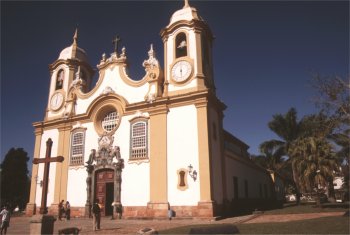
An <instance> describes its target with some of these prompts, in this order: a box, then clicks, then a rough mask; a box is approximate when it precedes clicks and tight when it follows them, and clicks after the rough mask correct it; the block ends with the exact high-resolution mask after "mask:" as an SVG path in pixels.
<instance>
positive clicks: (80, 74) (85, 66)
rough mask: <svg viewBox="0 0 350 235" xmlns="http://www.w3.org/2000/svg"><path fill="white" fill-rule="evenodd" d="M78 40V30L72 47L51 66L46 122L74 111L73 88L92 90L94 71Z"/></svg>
mask: <svg viewBox="0 0 350 235" xmlns="http://www.w3.org/2000/svg"><path fill="white" fill-rule="evenodd" d="M77 40H78V30H77V29H76V30H75V33H74V36H73V43H72V45H71V46H69V47H67V48H65V49H63V50H62V51H61V53H60V55H59V57H58V59H57V60H56V61H55V62H54V63H52V64H50V65H49V70H50V74H51V82H50V87H49V97H48V106H47V111H46V117H45V119H46V120H47V119H49V120H50V119H56V118H62V117H66V116H67V112H68V111H69V113H71V112H72V111H74V110H72V109H73V108H74V102H75V100H74V94H72V93H71V92H70V90H72V89H71V88H72V87H74V88H77V89H78V90H80V91H81V92H82V93H86V92H88V91H89V89H90V86H91V81H92V77H93V75H94V70H93V69H92V67H91V66H90V65H89V63H88V59H87V55H86V52H85V51H84V50H83V49H81V48H79V47H78V43H77ZM67 109H70V110H67Z"/></svg>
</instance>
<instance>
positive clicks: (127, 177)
mask: <svg viewBox="0 0 350 235" xmlns="http://www.w3.org/2000/svg"><path fill="white" fill-rule="evenodd" d="M134 117H135V115H130V116H124V117H123V118H122V121H121V124H120V126H119V128H118V130H117V131H116V133H115V137H114V143H115V144H116V145H119V146H120V153H121V156H122V158H124V163H125V164H124V165H125V167H124V169H123V173H122V186H121V187H122V193H121V202H122V204H123V205H124V206H146V205H147V202H149V195H150V188H149V185H150V179H149V176H150V173H149V162H142V163H140V162H138V163H136V162H132V161H129V157H130V121H129V120H131V119H132V118H134ZM148 129H149V128H148ZM148 136H149V135H148ZM148 143H149V141H148ZM148 149H149V148H148Z"/></svg>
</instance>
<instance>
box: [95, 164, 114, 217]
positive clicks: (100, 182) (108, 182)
mask: <svg viewBox="0 0 350 235" xmlns="http://www.w3.org/2000/svg"><path fill="white" fill-rule="evenodd" d="M95 198H97V199H98V200H99V204H100V205H102V208H101V215H102V216H107V215H112V214H113V207H112V203H113V200H114V171H113V170H102V171H98V172H97V173H96V192H95Z"/></svg>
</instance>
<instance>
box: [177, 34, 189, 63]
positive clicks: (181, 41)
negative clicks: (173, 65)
mask: <svg viewBox="0 0 350 235" xmlns="http://www.w3.org/2000/svg"><path fill="white" fill-rule="evenodd" d="M175 46H176V58H179V57H183V56H187V39H186V34H185V33H179V34H178V35H177V36H176V40H175Z"/></svg>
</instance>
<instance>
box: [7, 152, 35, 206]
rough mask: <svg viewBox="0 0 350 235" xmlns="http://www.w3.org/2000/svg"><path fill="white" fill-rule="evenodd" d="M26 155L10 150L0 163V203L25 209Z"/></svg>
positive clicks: (27, 179)
mask: <svg viewBox="0 0 350 235" xmlns="http://www.w3.org/2000/svg"><path fill="white" fill-rule="evenodd" d="M28 160H29V157H28V153H27V152H26V151H24V150H23V148H16V149H15V148H11V149H10V150H9V151H8V153H7V154H6V156H5V158H4V160H3V162H2V163H1V203H2V204H5V203H6V204H9V205H10V206H11V207H12V208H13V207H15V206H17V205H18V206H19V207H20V208H21V209H23V208H25V205H26V203H27V202H28V196H29V193H28V183H29V182H30V181H29V177H28V168H27V162H28Z"/></svg>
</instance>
